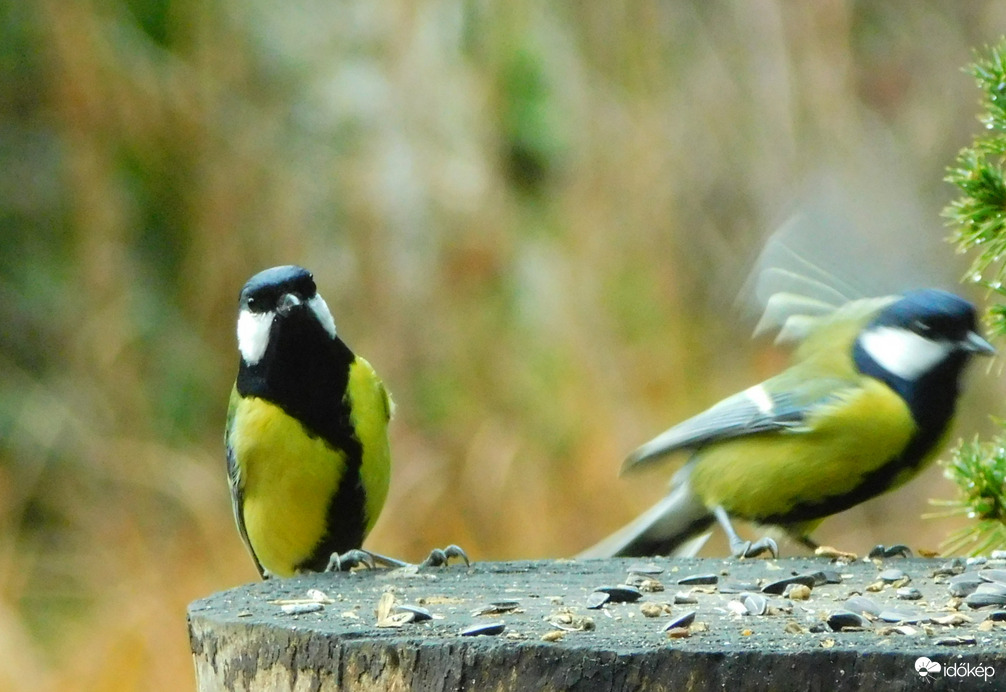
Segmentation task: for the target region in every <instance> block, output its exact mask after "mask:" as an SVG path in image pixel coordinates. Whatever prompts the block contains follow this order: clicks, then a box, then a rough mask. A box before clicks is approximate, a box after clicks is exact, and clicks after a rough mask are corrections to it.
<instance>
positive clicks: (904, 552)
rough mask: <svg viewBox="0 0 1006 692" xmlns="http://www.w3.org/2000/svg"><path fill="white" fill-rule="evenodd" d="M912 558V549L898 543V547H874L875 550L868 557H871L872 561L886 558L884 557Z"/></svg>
mask: <svg viewBox="0 0 1006 692" xmlns="http://www.w3.org/2000/svg"><path fill="white" fill-rule="evenodd" d="M911 556H912V549H911V548H909V547H908V546H907V545H903V544H901V543H898V544H896V545H891V546H885V545H877V546H874V547H873V550H871V551H870V554H869V555H868V556H867V557H869V558H870V559H871V560H872V559H875V558H884V557H911Z"/></svg>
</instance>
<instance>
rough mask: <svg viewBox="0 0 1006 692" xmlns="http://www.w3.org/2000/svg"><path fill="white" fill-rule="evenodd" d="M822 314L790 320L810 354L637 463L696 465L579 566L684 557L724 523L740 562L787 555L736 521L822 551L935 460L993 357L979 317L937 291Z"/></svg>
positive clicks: (660, 440)
mask: <svg viewBox="0 0 1006 692" xmlns="http://www.w3.org/2000/svg"><path fill="white" fill-rule="evenodd" d="M808 303H814V304H815V305H816V304H817V303H816V302H815V301H808ZM770 309H771V305H770ZM820 312H823V313H824V314H816V315H812V316H806V315H804V316H796V315H794V316H791V317H790V318H789V319H788V320H786V324H785V330H784V331H787V336H788V337H789V338H791V339H794V338H795V339H796V340H798V341H799V342H800V343H799V346H798V348H797V349H796V351H795V353H794V357H793V364H792V365H791V366H790V367H789V368H788V369H786V370H785V371H783V372H782V373H780V374H778V375H776V376H775V377H772V378H770V379H768V380H766V381H764V382H762V383H761V384H758V385H755V386H753V387H751V388H749V389H746V390H744V391H743V392H740V393H739V394H735V395H733V396H731V397H728V398H727V399H725V400H723V401H721V402H720V403H718V404H716V405H715V406H713V407H712V408H710V409H708V410H706V411H704V412H702V413H700V414H698V415H696V416H695V417H693V418H690V419H688V420H686V421H684V422H683V423H680V424H678V425H676V426H674V427H672V428H670V429H669V430H667V431H666V432H664V433H662V434H660V435H658V436H657V437H656V438H654V439H653V440H651V441H650V442H647V443H646V444H645V445H643V446H642V447H640V448H639V449H637V450H636V451H635V452H633V453H632V454H631V455H630V456H629V457H628V459H627V460H626V461H625V464H624V466H623V469H632V468H636V467H639V466H643V465H646V464H649V463H651V462H653V461H654V460H657V459H660V458H662V457H664V456H666V455H667V454H670V453H671V452H674V451H677V450H686V451H688V452H690V453H691V457H690V458H689V459H688V461H687V463H686V464H685V465H684V467H682V468H681V470H680V471H678V473H677V474H676V475H675V476H674V478H673V479H672V482H671V490H670V493H669V494H668V495H667V496H666V497H664V499H663V500H661V501H660V502H659V503H657V504H656V505H655V506H654V507H652V508H651V509H649V510H648V511H646V512H645V513H643V514H642V515H641V516H640V517H638V518H637V519H636V520H634V521H633V522H631V523H630V524H629V525H627V526H625V527H624V528H622V529H621V530H619V531H618V532H616V533H615V534H613V535H612V536H609V537H608V538H606V539H604V540H602V541H601V542H600V543H598V544H597V545H595V546H593V547H592V548H589V549H588V550H586V551H585V552H583V553H582V554H581V557H607V556H647V555H668V554H673V553H679V554H680V553H681V552H684V551H687V550H688V548H687V546H689V545H690V542H691V541H693V539H696V538H697V537H699V536H701V535H702V534H704V533H706V532H707V531H708V529H709V528H710V527H711V526H712V524H713V522H714V521H716V522H718V523H719V524H720V525H721V527H722V528H723V529H724V531H725V532H726V534H727V537H728V539H729V541H730V546H731V550H732V552H733V553H734V555H736V556H751V555H757V554H759V553H761V552H764V551H769V552H772V553H773V554H775V553H777V547H776V545H775V542H774V541H772V540H771V539H768V538H765V539H761V540H759V541H757V542H755V543H754V544H752V543H751V542H749V541H744V540H742V539H741V538H740V537H739V536H738V535H737V533H736V532H735V531H734V529H733V527H732V526H731V523H730V518H731V517H734V518H740V519H744V520H748V521H751V522H754V523H757V524H767V525H778V526H781V527H782V528H783V529H784V530H786V532H787V533H789V534H790V535H791V536H793V537H794V538H796V539H797V540H799V541H800V542H802V543H804V544H805V545H807V546H809V547H813V546H814V545H815V544H814V543H813V541H812V540H811V539H810V538H809V533H810V532H811V531H812V530H813V529H814V528H815V527H816V526H817V525H818V524H819V523H820V521H821V520H822V519H824V518H825V517H828V516H830V515H832V514H835V513H837V512H841V511H843V510H845V509H848V508H850V507H852V506H854V505H856V504H859V503H860V502H864V501H865V500H868V499H870V498H872V497H876V496H877V495H880V494H881V493H884V492H886V491H888V490H891V489H893V488H895V487H898V486H899V485H901V484H902V483H904V482H905V481H907V480H908V479H909V478H911V477H912V476H914V475H915V474H916V473H918V471H919V470H920V469H922V468H923V467H924V466H925V465H926V463H927V462H929V461H931V460H932V459H933V457H934V456H935V454H936V453H937V452H938V450H939V449H940V447H941V445H942V443H943V442H944V441H945V438H946V437H947V433H948V430H949V426H950V422H951V420H952V418H953V415H954V409H955V406H956V403H957V396H958V394H959V392H960V378H961V374H962V373H963V371H964V369H965V366H966V365H967V364H968V362H969V361H970V360H971V358H972V356H974V355H976V354H979V355H989V354H992V353H994V349H993V348H992V346H991V345H990V344H989V343H988V342H987V341H986V340H985V339H984V338H982V336H981V335H980V334H979V332H978V330H977V324H976V322H977V320H976V316H975V308H974V306H973V305H971V303H969V302H967V301H965V300H963V299H961V298H959V297H957V296H955V295H953V294H950V293H946V292H944V291H939V290H933V289H926V290H917V291H911V292H907V293H904V294H901V295H899V296H892V297H887V298H876V299H862V300H856V301H852V302H849V303H846V304H845V305H843V306H841V307H839V308H837V309H835V310H834V311H831V312H830V313H828V312H826V311H820Z"/></svg>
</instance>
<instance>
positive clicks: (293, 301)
mask: <svg viewBox="0 0 1006 692" xmlns="http://www.w3.org/2000/svg"><path fill="white" fill-rule="evenodd" d="M300 304H301V300H300V298H299V297H298V296H296V295H295V294H293V293H286V294H284V295H283V297H282V298H280V299H279V303H277V305H276V312H277V313H279V314H280V315H283V316H286V315H288V314H289V313H290V311H291V310H293V309H294V308H295V307H297V306H298V305H300ZM979 338H980V337H979Z"/></svg>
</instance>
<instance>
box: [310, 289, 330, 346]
mask: <svg viewBox="0 0 1006 692" xmlns="http://www.w3.org/2000/svg"><path fill="white" fill-rule="evenodd" d="M307 307H309V308H310V309H311V312H313V313H314V316H315V317H317V318H318V322H319V324H321V326H322V327H324V329H325V331H326V332H328V335H329V336H330V337H332V338H333V339H334V338H335V320H334V319H332V313H331V311H330V310H329V309H328V304H327V303H326V302H325V299H324V298H322V297H321V296H319V295H318V294H317V293H316V294H315V295H314V298H311V300H309V301H307Z"/></svg>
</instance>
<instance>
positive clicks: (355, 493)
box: [297, 436, 367, 572]
mask: <svg viewBox="0 0 1006 692" xmlns="http://www.w3.org/2000/svg"><path fill="white" fill-rule="evenodd" d="M342 449H343V451H344V452H345V453H346V470H345V473H343V475H342V479H341V480H340V482H339V489H338V490H337V491H336V493H335V494H334V495H332V498H331V500H329V502H328V512H327V516H326V527H327V529H328V531H327V532H326V533H325V535H324V536H322V537H321V540H319V541H318V544H317V545H316V546H315V548H314V550H313V551H312V552H311V555H310V557H308V558H307V559H306V560H304V561H303V562H301V563H300V564H299V565H297V569H298V570H311V571H314V572H321V571H323V570H324V569H325V567H327V566H328V561H329V559H330V558H331V557H332V554H333V553H340V554H341V553H344V552H346V551H347V550H352V549H354V548H359V547H360V546H361V545H363V538H364V536H363V530H364V527H365V526H366V523H367V517H366V510H365V508H364V504H365V502H366V499H367V494H366V492H364V489H363V479H362V478H361V477H360V467H361V465H362V463H363V449H362V447H361V446H360V441H359V440H357V439H356V437H355V436H353V437H351V438H349V439H347V440H344V441H343V445H342Z"/></svg>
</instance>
